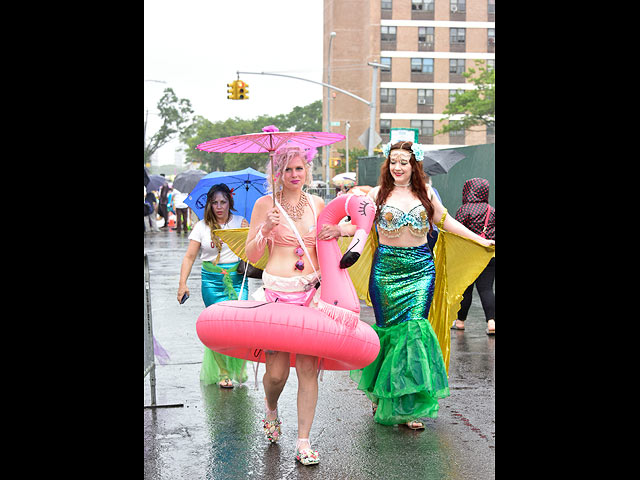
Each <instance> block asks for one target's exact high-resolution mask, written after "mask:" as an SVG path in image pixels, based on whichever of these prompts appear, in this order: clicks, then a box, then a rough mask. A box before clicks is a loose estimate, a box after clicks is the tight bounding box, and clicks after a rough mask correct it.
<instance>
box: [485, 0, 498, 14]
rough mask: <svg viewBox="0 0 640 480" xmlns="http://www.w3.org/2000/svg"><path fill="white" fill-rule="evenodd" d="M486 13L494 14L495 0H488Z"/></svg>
mask: <svg viewBox="0 0 640 480" xmlns="http://www.w3.org/2000/svg"><path fill="white" fill-rule="evenodd" d="M488 1H489V3H488V5H487V13H489V14H494V15H495V14H496V0H488Z"/></svg>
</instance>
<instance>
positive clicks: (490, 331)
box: [485, 328, 496, 335]
mask: <svg viewBox="0 0 640 480" xmlns="http://www.w3.org/2000/svg"><path fill="white" fill-rule="evenodd" d="M485 331H486V332H487V335H495V334H496V331H495V329H494V330H489V329H488V328H487V329H486V330H485Z"/></svg>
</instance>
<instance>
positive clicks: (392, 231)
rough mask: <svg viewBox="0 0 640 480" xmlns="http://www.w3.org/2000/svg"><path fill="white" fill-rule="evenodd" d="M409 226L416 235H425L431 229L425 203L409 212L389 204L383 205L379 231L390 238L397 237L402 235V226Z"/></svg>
mask: <svg viewBox="0 0 640 480" xmlns="http://www.w3.org/2000/svg"><path fill="white" fill-rule="evenodd" d="M404 226H407V227H409V231H410V232H411V233H412V234H413V235H415V236H416V237H423V236H425V235H426V234H427V232H428V231H429V222H428V221H427V210H426V209H425V208H424V205H422V203H421V204H419V205H416V206H415V207H413V208H412V209H411V210H409V211H408V212H404V211H403V210H401V209H399V208H397V207H393V206H391V205H387V204H386V203H385V204H384V205H382V208H381V209H380V220H379V222H378V227H379V231H380V233H381V234H382V235H384V236H385V237H389V238H397V237H399V236H400V235H401V233H402V232H401V229H402V227H404Z"/></svg>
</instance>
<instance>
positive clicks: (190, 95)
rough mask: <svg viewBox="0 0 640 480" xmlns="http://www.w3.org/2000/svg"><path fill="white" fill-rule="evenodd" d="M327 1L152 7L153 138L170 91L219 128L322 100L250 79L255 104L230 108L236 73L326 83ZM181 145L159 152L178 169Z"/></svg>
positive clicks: (149, 102) (148, 34) (158, 0)
mask: <svg viewBox="0 0 640 480" xmlns="http://www.w3.org/2000/svg"><path fill="white" fill-rule="evenodd" d="M322 33H323V1H322V0H272V1H265V0H243V1H242V2H235V1H225V0H180V1H177V0H171V1H169V0H145V3H144V79H145V80H162V81H165V82H167V83H166V84H163V83H156V82H148V81H145V82H144V107H145V110H149V112H150V114H149V120H148V125H147V134H148V135H147V136H149V133H154V132H155V131H157V129H158V127H159V125H160V122H159V119H158V117H157V116H156V115H153V114H152V113H153V112H154V111H156V104H157V103H158V100H159V99H160V97H161V96H162V92H163V90H164V88H166V87H171V88H173V90H174V92H175V93H176V95H177V96H178V97H179V98H187V99H189V100H190V101H191V104H192V106H193V109H194V111H195V114H196V115H202V116H203V117H205V118H207V119H208V120H210V121H212V122H215V121H220V120H226V119H227V118H231V117H239V118H243V119H251V118H255V117H257V116H259V115H263V114H268V115H277V114H281V113H288V112H290V111H291V110H292V109H293V108H294V107H295V106H304V105H308V104H309V103H312V102H314V101H316V100H321V99H322V93H323V92H322V91H323V87H322V86H321V85H316V84H313V83H309V82H304V81H300V80H294V79H289V78H283V77H274V76H267V75H243V74H240V78H241V79H242V80H244V81H245V82H247V83H248V84H249V99H248V100H228V99H227V83H230V82H232V81H233V80H235V79H236V78H237V75H236V71H244V72H271V73H281V74H285V75H293V76H297V77H303V78H308V79H310V80H315V81H322V42H323V39H322ZM176 146H178V143H177V142H171V143H170V144H168V145H166V146H165V147H163V148H162V149H160V150H159V151H158V159H159V160H160V162H159V163H160V164H166V163H173V162H174V150H175V148H176Z"/></svg>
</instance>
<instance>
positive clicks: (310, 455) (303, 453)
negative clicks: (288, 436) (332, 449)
mask: <svg viewBox="0 0 640 480" xmlns="http://www.w3.org/2000/svg"><path fill="white" fill-rule="evenodd" d="M305 441H306V442H309V439H308V438H299V439H298V441H297V442H296V460H297V461H299V462H300V463H301V464H303V465H317V464H318V463H320V455H319V454H318V451H317V450H311V442H309V448H303V449H302V450H300V444H301V443H302V442H305Z"/></svg>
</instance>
